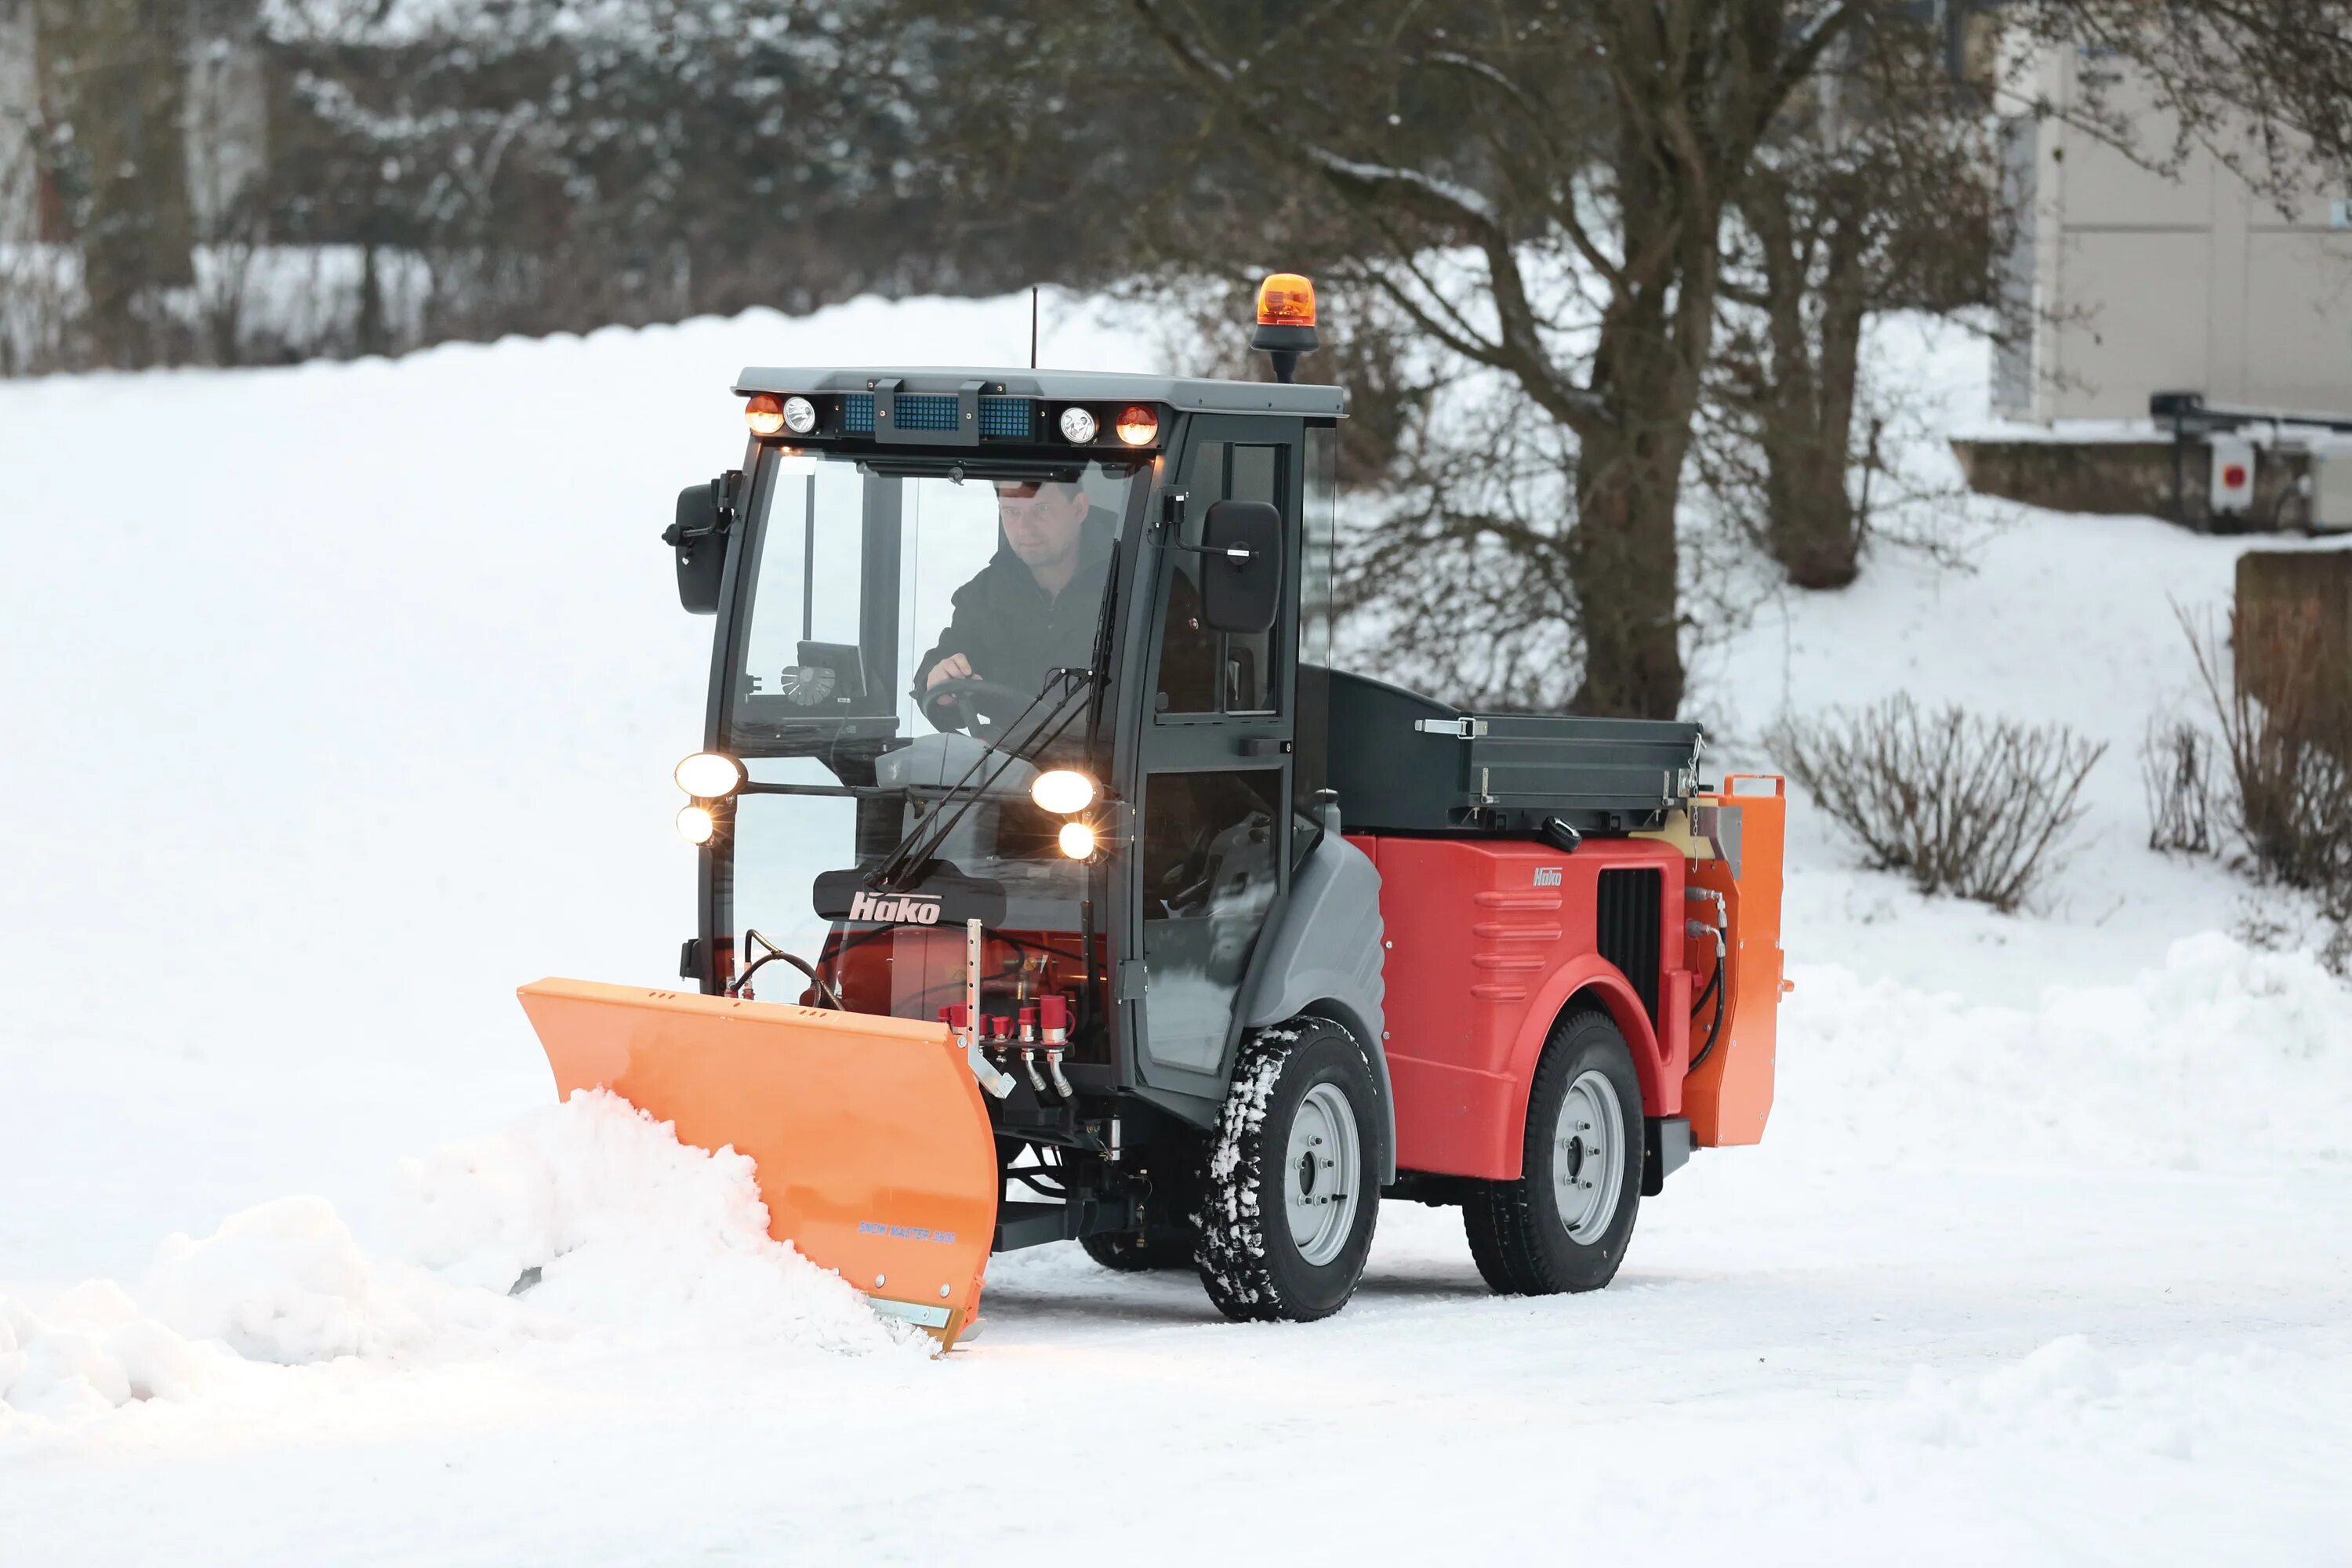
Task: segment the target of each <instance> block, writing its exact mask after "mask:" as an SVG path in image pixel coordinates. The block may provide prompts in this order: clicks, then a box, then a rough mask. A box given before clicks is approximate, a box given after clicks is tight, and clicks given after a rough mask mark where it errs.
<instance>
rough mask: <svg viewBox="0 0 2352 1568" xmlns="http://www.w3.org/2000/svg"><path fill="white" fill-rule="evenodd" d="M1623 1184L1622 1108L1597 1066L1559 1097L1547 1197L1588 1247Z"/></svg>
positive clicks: (1571, 1231) (1562, 1220) (1604, 1224)
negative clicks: (1549, 1185) (1551, 1199)
mask: <svg viewBox="0 0 2352 1568" xmlns="http://www.w3.org/2000/svg"><path fill="white" fill-rule="evenodd" d="M1624 1184H1625V1148H1624V1111H1623V1108H1622V1104H1621V1102H1620V1101H1619V1100H1618V1098H1617V1086H1616V1085H1614V1084H1612V1083H1611V1082H1610V1081H1609V1076H1608V1075H1607V1074H1606V1073H1603V1072H1601V1071H1600V1070H1599V1069H1597V1068H1588V1069H1586V1070H1585V1071H1584V1072H1581V1073H1580V1074H1578V1075H1577V1079H1576V1081H1575V1082H1574V1083H1571V1084H1570V1085H1569V1086H1568V1092H1567V1093H1566V1094H1564V1095H1562V1096H1560V1100H1559V1125H1558V1126H1557V1127H1556V1128H1555V1130H1554V1131H1553V1134H1552V1152H1551V1186H1552V1196H1553V1198H1554V1200H1555V1204H1556V1206H1557V1207H1558V1208H1559V1223H1560V1224H1561V1225H1562V1226H1566V1227H1567V1229H1568V1234H1569V1237H1570V1240H1572V1241H1575V1242H1576V1243H1577V1244H1579V1245H1580V1246H1585V1247H1589V1246H1591V1244H1592V1243H1594V1242H1596V1241H1598V1240H1600V1239H1601V1236H1602V1234H1603V1233H1604V1232H1606V1231H1607V1230H1608V1228H1609V1222H1610V1221H1611V1220H1612V1218H1614V1217H1615V1216H1616V1213H1617V1200H1618V1198H1619V1197H1620V1196H1621V1195H1622V1193H1623V1190H1624Z"/></svg>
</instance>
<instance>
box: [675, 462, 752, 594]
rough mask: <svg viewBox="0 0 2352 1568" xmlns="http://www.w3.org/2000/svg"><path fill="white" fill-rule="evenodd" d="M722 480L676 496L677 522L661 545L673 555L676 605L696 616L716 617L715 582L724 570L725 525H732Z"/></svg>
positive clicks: (696, 487)
mask: <svg viewBox="0 0 2352 1568" xmlns="http://www.w3.org/2000/svg"><path fill="white" fill-rule="evenodd" d="M728 495H729V486H728V481H727V479H711V480H709V481H707V482H706V483H703V484H698V485H688V486H687V487H686V489H682V490H680V491H678V492H677V521H674V522H672V523H671V524H670V526H669V527H668V529H667V530H666V531H664V532H663V534H662V542H663V543H664V544H667V545H668V546H669V547H670V548H671V549H672V550H674V551H676V552H677V602H678V603H679V604H681V605H685V606H686V608H687V609H688V611H689V612H690V613H692V614H694V615H698V616H715V615H717V614H718V613H719V575H720V574H721V573H722V572H724V571H725V569H726V566H727V525H728V524H729V523H730V522H731V521H734V512H733V510H732V509H731V508H730V506H729V504H728Z"/></svg>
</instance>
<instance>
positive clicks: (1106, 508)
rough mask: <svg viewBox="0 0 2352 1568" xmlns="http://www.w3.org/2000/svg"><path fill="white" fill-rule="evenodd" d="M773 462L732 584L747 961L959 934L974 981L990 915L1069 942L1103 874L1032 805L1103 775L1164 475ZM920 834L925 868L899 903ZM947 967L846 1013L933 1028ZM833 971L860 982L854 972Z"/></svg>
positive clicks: (739, 922)
mask: <svg viewBox="0 0 2352 1568" xmlns="http://www.w3.org/2000/svg"><path fill="white" fill-rule="evenodd" d="M769 461H771V462H772V463H773V464H775V466H776V471H775V472H774V474H773V475H772V478H771V480H770V482H769V484H768V486H767V496H768V500H767V505H766V508H765V510H764V513H763V515H761V516H759V517H757V518H755V519H753V520H752V528H751V532H750V533H749V535H748V536H747V537H746V539H745V540H744V542H743V545H742V548H743V550H744V552H745V553H744V555H743V557H742V560H741V562H740V564H739V567H738V577H739V583H740V584H741V586H740V592H741V593H742V595H743V598H742V600H741V601H740V604H739V606H738V612H737V619H736V638H737V640H736V644H735V654H734V657H733V658H732V659H731V660H730V665H731V674H730V691H729V698H730V700H729V702H728V705H727V711H726V714H725V719H724V729H725V732H726V736H727V742H728V748H729V749H730V751H732V752H734V754H736V755H737V756H740V757H741V758H742V759H743V760H744V765H745V767H746V769H747V771H748V773H749V775H750V777H751V780H752V781H753V784H754V785H755V788H754V789H752V790H750V791H747V792H746V793H745V794H744V795H742V797H740V799H739V800H738V801H737V803H736V814H735V820H734V827H733V832H732V834H731V835H730V839H729V842H728V843H727V845H726V846H725V847H724V849H723V854H724V858H725V870H724V875H725V878H726V887H727V890H728V900H729V903H730V906H731V909H732V919H731V921H730V925H731V927H732V930H733V932H734V935H735V938H736V943H737V945H736V952H738V953H742V952H745V951H746V939H747V938H748V935H749V933H750V932H751V931H755V930H756V931H760V932H761V934H762V935H763V936H765V937H767V938H769V939H771V940H772V941H773V942H777V943H780V944H781V945H782V946H784V947H786V948H789V949H791V950H792V951H793V952H798V953H800V954H802V955H803V956H805V957H810V958H815V957H817V956H818V953H819V952H820V950H821V949H824V950H826V951H828V952H834V951H836V950H837V949H838V947H839V941H840V939H841V937H843V936H844V935H847V936H849V937H850V938H852V939H856V940H854V942H853V950H854V951H858V952H866V953H868V954H869V955H870V956H872V957H873V958H874V959H876V960H877V962H879V961H882V960H884V959H885V957H886V955H887V952H889V951H891V950H893V949H894V948H895V947H898V946H904V945H906V943H907V942H918V944H919V942H920V941H921V940H927V939H928V938H929V937H930V936H938V937H940V938H941V939H944V938H945V937H946V936H947V934H948V932H949V931H950V930H953V931H954V932H955V937H954V941H955V944H956V945H954V946H953V948H952V951H950V948H949V947H947V946H942V948H941V951H942V952H945V953H948V954H949V956H950V957H954V958H957V959H958V961H960V954H961V945H960V944H961V930H960V926H961V921H963V920H965V919H967V918H971V916H973V915H978V916H980V917H981V918H982V919H984V920H985V921H987V923H988V924H989V926H990V928H991V929H992V930H995V929H998V928H1000V927H1003V928H1007V929H1011V930H1016V931H1032V932H1048V931H1076V929H1077V928H1078V925H1079V901H1080V900H1082V899H1084V898H1085V897H1086V880H1087V879H1086V868H1085V866H1084V863H1083V862H1081V861H1078V860H1074V859H1071V858H1068V857H1067V856H1065V855H1064V854H1062V853H1061V851H1060V847H1059V844H1058V841H1057V834H1058V832H1059V829H1060V827H1061V825H1062V822H1063V820H1064V819H1062V818H1060V817H1057V816H1052V815H1050V814H1048V813H1046V812H1045V811H1044V810H1042V809H1041V808H1040V807H1038V806H1037V805H1035V804H1034V802H1033V801H1031V799H1030V798H1029V785H1030V784H1031V782H1032V781H1033V780H1034V778H1035V777H1036V775H1037V773H1038V772H1039V771H1040V770H1041V768H1044V767H1051V766H1080V767H1085V766H1087V758H1086V757H1085V755H1084V752H1085V746H1086V741H1087V736H1086V726H1087V683H1086V682H1085V681H1084V680H1083V679H1080V675H1081V674H1082V672H1084V671H1085V670H1086V669H1087V668H1088V667H1089V666H1090V665H1091V663H1092V661H1093V658H1094V650H1095V645H1096V640H1097V629H1098V626H1099V623H1100V621H1101V618H1102V607H1103V603H1104V598H1105V595H1106V593H1107V591H1108V584H1109V581H1110V573H1111V565H1112V560H1113V555H1114V548H1115V546H1116V543H1117V542H1118V537H1119V534H1120V532H1121V531H1122V530H1123V529H1124V528H1125V527H1127V526H1128V525H1129V517H1130V514H1131V512H1132V511H1133V510H1134V507H1135V504H1136V502H1137V498H1138V497H1139V493H1140V491H1141V489H1142V488H1143V479H1144V476H1145V473H1146V469H1145V468H1144V467H1143V466H1142V465H1140V464H1136V463H1103V462H1090V463H1084V464H1081V463H1077V462H1071V463H1068V464H1066V465H1061V466H1057V467H1053V468H1046V467H1043V466H1040V467H1039V468H1034V469H1031V470H1025V471H1024V470H1011V471H1007V472H1002V473H994V474H990V475H987V476H985V477H983V476H981V475H977V474H975V475H971V476H968V477H966V478H964V479H961V480H959V479H953V478H950V477H945V476H940V475H935V474H911V473H892V472H888V471H881V472H876V471H871V469H872V468H876V467H880V466H882V465H880V464H877V462H876V460H874V459H868V460H867V467H866V468H861V467H860V465H859V464H858V463H857V462H856V461H855V460H853V459H849V458H819V457H814V456H806V457H785V456H772V457H771V458H769ZM1024 714H1025V717H1024ZM992 745H996V746H998V747H999V748H1000V750H999V751H998V752H996V754H993V755H991V754H989V748H990V747H991V746H992ZM1090 771H1092V770H1090ZM992 775H993V782H992V783H991V782H989V781H990V780H991V778H992ZM1097 776H1099V774H1097ZM760 784H786V785H792V786H795V787H798V788H803V789H813V790H822V791H826V792H829V793H825V794H805V795H800V794H795V795H776V794H762V793H759V792H758V790H757V788H756V786H757V785H760ZM983 784H985V786H986V787H984V788H982V785H983ZM959 786H961V788H960V790H959ZM950 792H956V798H954V799H948V797H949V796H950ZM943 800H944V801H946V805H945V806H944V808H943V809H941V810H940V811H939V813H938V815H936V816H934V815H930V814H931V813H932V812H933V809H934V808H935V807H940V804H941V802H942V801H943ZM950 819H952V823H953V826H951V827H950V826H948V824H949V822H950ZM918 828H920V829H922V830H923V836H922V837H919V838H918V839H917V840H916V843H917V845H918V846H919V847H927V848H928V849H929V853H928V854H925V855H921V856H917V857H914V858H912V859H911V862H910V863H909V864H908V865H906V866H905V867H903V868H902V869H903V870H904V871H905V872H906V874H905V875H902V876H898V877H894V878H893V879H890V883H889V885H888V886H887V887H886V886H883V885H881V884H880V882H878V881H877V872H879V871H880V870H881V869H882V868H884V867H885V865H886V862H887V861H888V860H889V858H890V857H891V855H892V853H893V851H894V850H896V849H898V847H899V846H900V845H901V842H902V841H903V840H906V839H907V838H908V836H909V835H910V834H911V833H914V832H915V831H916V830H917V829H918ZM940 829H945V832H944V834H943V836H942V837H940V838H939V841H938V842H937V844H936V845H932V844H930V843H929V836H930V835H931V834H932V833H933V832H935V831H937V830H940ZM901 858H902V860H904V859H907V857H904V856H902V857H901ZM908 894H912V895H914V896H915V899H916V901H915V902H913V903H909V902H908V901H907V900H906V898H905V897H904V895H908ZM877 900H879V901H877ZM927 917H928V919H927ZM894 927H897V928H901V929H898V930H897V931H895V932H894V931H893V930H892V928H894ZM926 927H936V928H937V929H934V930H925V929H924V928H926ZM906 928H912V929H906ZM829 937H830V938H831V939H832V941H831V943H830V945H828V938H829ZM877 937H879V938H884V939H885V940H884V941H883V942H882V943H881V945H880V946H876V945H874V942H873V941H872V939H873V938H877ZM926 951H928V950H926ZM900 956H901V960H906V959H910V958H911V957H912V956H913V955H912V954H911V953H908V954H902V955H900ZM892 962H898V961H892ZM932 967H935V966H934V965H931V964H929V963H921V964H915V965H911V966H907V967H905V973H901V974H898V977H897V978H896V979H895V980H893V981H891V982H890V984H889V985H888V987H887V990H886V992H885V994H882V995H877V996H875V997H870V998H863V999H860V998H853V999H852V1005H863V1006H865V1007H866V1008H867V1009H868V1010H872V1011H905V1010H908V1009H910V1008H914V1007H916V1006H917V1005H918V1003H919V1002H920V1005H923V1006H925V1007H928V1005H929V1001H928V998H929V994H930V991H931V990H932V989H934V988H936V984H938V981H937V977H936V976H928V971H929V969H930V968H932ZM827 968H828V971H829V972H831V973H834V974H835V976H836V979H837V980H839V982H840V983H842V984H849V982H850V981H852V980H855V979H856V978H857V977H856V974H855V973H851V974H848V975H846V976H844V975H843V973H842V971H841V969H840V967H839V960H838V958H836V959H835V962H834V963H828V964H827ZM918 971H920V972H922V974H921V975H919V973H918ZM925 976H928V977H925ZM762 979H763V982H765V981H777V982H780V983H781V982H782V976H781V975H763V976H762ZM792 984H794V985H795V986H796V985H797V982H796V981H795V982H793V983H792ZM877 984H880V983H879V982H877ZM902 990H903V991H905V992H906V994H904V995H900V994H898V993H899V992H900V991H902ZM919 1016H928V1014H927V1013H923V1014H919Z"/></svg>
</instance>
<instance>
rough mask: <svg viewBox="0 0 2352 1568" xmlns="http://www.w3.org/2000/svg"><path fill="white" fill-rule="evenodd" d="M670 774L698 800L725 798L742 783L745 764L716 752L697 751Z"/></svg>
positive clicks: (680, 786)
mask: <svg viewBox="0 0 2352 1568" xmlns="http://www.w3.org/2000/svg"><path fill="white" fill-rule="evenodd" d="M670 776H671V777H672V778H674V779H676V780H677V787H678V788H680V789H682V790H684V791H685V792H686V793H687V794H688V795H692V796H694V798H695V799H697V800H722V799H724V798H725V797H727V796H728V795H733V794H734V793H735V791H736V789H737V788H738V787H739V786H740V785H741V784H742V783H743V764H742V763H739V762H737V761H736V760H735V759H734V758H732V757H723V756H720V755H719V753H718V752H695V753H694V755H692V756H690V757H688V758H687V759H686V761H684V762H682V763H678V764H677V769H676V770H675V771H674V772H672V773H671V774H670Z"/></svg>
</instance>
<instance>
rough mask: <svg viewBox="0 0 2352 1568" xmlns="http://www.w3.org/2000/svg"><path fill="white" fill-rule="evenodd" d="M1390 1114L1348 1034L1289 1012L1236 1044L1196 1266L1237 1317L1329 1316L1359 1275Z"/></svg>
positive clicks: (1375, 1212)
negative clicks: (1236, 1054) (1277, 1022)
mask: <svg viewBox="0 0 2352 1568" xmlns="http://www.w3.org/2000/svg"><path fill="white" fill-rule="evenodd" d="M1387 1129H1388V1119H1387V1115H1386V1113H1385V1111H1384V1110H1383V1109H1382V1107H1381V1101H1380V1089H1379V1080H1378V1079H1375V1078H1374V1077H1373V1075H1372V1067H1371V1062H1370V1059H1369V1058H1367V1057H1366V1056H1365V1054H1364V1047H1362V1046H1361V1045H1360V1044H1359V1043H1358V1042H1357V1040H1356V1037H1354V1036H1353V1035H1350V1034H1349V1032H1348V1031H1347V1030H1345V1029H1343V1028H1341V1027H1340V1026H1339V1025H1337V1024H1333V1023H1330V1022H1328V1021H1327V1020H1325V1019H1321V1018H1294V1019H1292V1020H1291V1021H1290V1022H1288V1023H1286V1024H1280V1025H1276V1026H1274V1027H1272V1028H1269V1029H1261V1030H1259V1031H1258V1032H1257V1033H1255V1034H1254V1035H1252V1036H1251V1037H1249V1038H1248V1039H1246V1040H1245V1041H1244V1042H1243V1045H1242V1048H1241V1055H1240V1058H1239V1059H1238V1060H1237V1061H1236V1062H1235V1063H1234V1078H1233V1085H1232V1087H1231V1088H1230V1089H1227V1091H1226V1093H1225V1104H1224V1109H1223V1110H1222V1111H1221V1112H1220V1113H1219V1114H1218V1117H1217V1126H1216V1131H1215V1132H1214V1134H1213V1136H1212V1138H1211V1140H1210V1144H1209V1163H1208V1172H1207V1176H1206V1179H1205V1182H1204V1190H1203V1192H1202V1205H1201V1208H1200V1212H1199V1214H1198V1215H1197V1223H1198V1225H1199V1226H1200V1236H1201V1240H1200V1247H1199V1249H1198V1251H1197V1253H1196V1254H1195V1258H1194V1261H1195V1262H1196V1263H1197V1264H1198V1266H1199V1268H1200V1270H1201V1283H1202V1285H1203V1286H1204V1287H1206V1288H1207V1289H1208V1292H1209V1300H1211V1301H1213V1302H1214V1303H1215V1304H1216V1308H1217V1310H1219V1311H1221V1312H1223V1314H1224V1315H1225V1316H1226V1317H1228V1318H1231V1319H1234V1321H1240V1322H1250V1321H1256V1322H1265V1321H1275V1320H1286V1321H1294V1322H1304V1321H1311V1320H1313V1319H1317V1318H1328V1317H1329V1316H1330V1315H1331V1314H1332V1313H1334V1312H1336V1311H1338V1310H1339V1309H1340V1308H1342V1307H1344V1306H1346V1305H1347V1304H1348V1298H1349V1296H1351V1295H1353V1294H1355V1290H1356V1281H1357V1280H1359V1279H1361V1278H1362V1277H1363V1273H1364V1258H1365V1257H1366V1255H1367V1254H1369V1253H1370V1251H1371V1247H1372V1230H1373V1227H1374V1226H1375V1225H1376V1224H1377V1223H1378V1221H1379V1217H1380V1201H1381V1194H1380V1172H1381V1157H1382V1154H1383V1149H1382V1140H1383V1139H1384V1138H1385V1137H1386V1136H1387Z"/></svg>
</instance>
